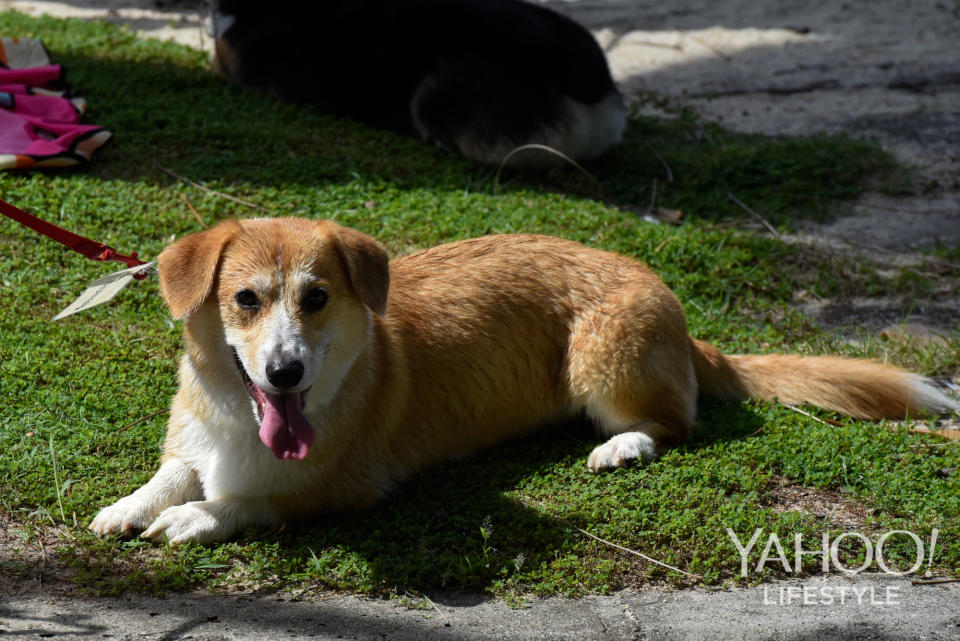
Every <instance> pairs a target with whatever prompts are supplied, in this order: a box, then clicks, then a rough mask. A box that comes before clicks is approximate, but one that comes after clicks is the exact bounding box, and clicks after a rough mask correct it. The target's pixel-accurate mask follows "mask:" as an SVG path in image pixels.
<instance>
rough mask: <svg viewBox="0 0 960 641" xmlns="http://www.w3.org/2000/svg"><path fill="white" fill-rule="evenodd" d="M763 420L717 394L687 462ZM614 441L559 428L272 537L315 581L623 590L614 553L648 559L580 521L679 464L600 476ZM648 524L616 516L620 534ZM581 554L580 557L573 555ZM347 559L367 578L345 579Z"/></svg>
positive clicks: (652, 484)
mask: <svg viewBox="0 0 960 641" xmlns="http://www.w3.org/2000/svg"><path fill="white" fill-rule="evenodd" d="M761 426H762V419H761V418H760V417H759V416H757V415H756V413H754V412H751V411H750V410H749V409H748V408H747V407H746V406H743V405H741V404H718V403H713V402H709V401H708V402H707V403H705V404H704V406H703V416H702V418H701V421H700V423H699V425H698V429H697V432H696V434H695V436H694V438H693V440H692V441H691V443H690V444H689V445H686V446H684V447H683V448H682V449H681V452H683V454H684V456H683V463H682V464H681V465H682V466H684V467H686V466H696V465H697V461H696V458H697V452H698V450H699V449H701V448H705V447H709V446H710V445H713V444H715V443H718V442H723V441H731V440H736V439H741V438H744V437H747V436H748V435H751V434H753V433H754V432H756V431H757V430H758V429H759V428H760V427H761ZM602 440H603V439H602V437H599V436H597V435H596V433H595V432H594V430H593V429H592V426H590V425H589V424H588V423H587V422H585V421H578V422H573V423H569V424H566V425H563V426H558V427H553V428H548V429H547V430H545V431H544V432H542V433H539V434H537V435H534V436H531V437H527V438H523V439H519V440H516V441H512V442H509V443H506V444H503V445H501V446H498V447H495V448H493V449H491V450H487V451H483V452H480V453H477V454H474V455H472V456H471V457H469V458H467V459H463V460H460V461H454V462H450V463H446V464H443V465H439V466H435V467H433V468H430V469H428V470H426V471H424V472H423V473H421V474H419V475H417V476H416V477H415V478H413V479H411V480H410V481H408V482H407V483H405V484H403V485H401V486H400V487H399V488H398V489H397V490H396V491H394V492H393V493H392V494H391V495H390V496H388V497H387V498H386V499H385V500H383V501H382V502H381V503H379V504H378V505H376V506H375V507H373V508H372V509H370V510H368V511H366V512H364V513H362V514H358V515H352V516H340V517H329V518H325V519H321V520H319V521H317V522H314V523H305V524H299V525H296V526H293V527H291V528H289V529H288V530H287V531H286V532H284V533H282V534H281V535H277V536H270V537H267V539H266V540H267V541H268V542H271V541H272V542H276V543H278V544H279V553H280V555H281V556H283V557H284V558H288V559H289V558H298V557H299V558H301V559H303V560H304V562H305V564H306V568H307V574H309V575H310V580H312V581H316V582H318V583H320V584H322V585H325V586H329V587H335V588H344V587H346V588H353V589H355V588H356V587H357V586H358V585H360V586H362V587H363V588H364V589H367V590H370V589H372V590H374V591H389V590H392V589H401V590H402V589H406V588H411V589H416V590H435V589H437V588H441V587H446V588H467V589H470V590H471V591H475V590H484V591H488V590H490V589H493V590H494V591H495V592H496V591H500V590H502V589H504V588H509V587H510V586H513V587H521V586H523V585H525V584H529V583H532V582H533V580H534V579H536V580H537V581H538V582H539V581H544V580H549V578H548V577H550V576H551V575H552V574H554V573H555V572H556V570H557V569H558V568H560V567H567V566H568V567H569V570H570V571H569V572H567V573H563V575H562V578H560V577H561V574H560V573H557V578H555V579H554V581H556V583H555V584H554V585H552V586H550V590H549V591H550V592H553V593H579V592H581V591H584V590H589V591H595V590H599V591H605V590H607V589H613V588H617V587H622V586H621V585H619V583H618V582H619V579H618V576H620V574H621V573H620V572H619V571H618V570H617V568H616V566H615V564H614V563H611V562H610V560H611V559H627V560H628V562H629V563H631V564H632V563H634V562H635V561H637V559H636V558H635V557H632V556H630V555H627V554H625V553H622V552H619V551H617V550H615V549H613V548H609V547H606V546H603V545H600V544H598V543H594V542H593V541H592V540H590V539H588V538H587V537H586V536H585V535H583V534H582V533H580V532H578V531H576V529H575V527H574V526H576V527H579V528H582V529H584V530H587V531H591V532H592V533H598V530H597V526H598V525H604V524H606V523H610V522H615V521H616V520H618V519H622V518H623V517H624V515H626V514H632V513H634V512H633V511H634V508H635V505H634V504H635V503H636V504H637V505H639V504H640V503H645V502H647V501H650V500H654V501H655V499H656V497H657V496H658V495H660V493H661V492H662V491H663V482H664V481H667V482H668V483H669V480H668V477H670V475H671V474H672V473H673V472H674V471H675V470H672V469H670V464H667V463H657V464H654V465H653V466H646V467H644V466H632V467H629V468H625V469H620V470H616V471H614V472H609V473H602V474H591V473H590V472H588V471H587V467H586V457H587V456H588V455H589V453H590V451H591V450H592V449H593V448H594V447H595V446H596V445H599V444H600V443H601V442H602ZM673 490H675V491H677V492H682V488H673ZM639 525H640V524H639V523H614V528H613V530H612V531H614V532H621V531H627V532H630V531H632V530H634V529H635V527H637V526H639ZM652 539H653V540H656V539H657V537H656V535H653V537H652ZM619 542H620V543H621V544H624V545H628V546H630V545H636V544H637V541H632V542H629V541H626V542H625V541H623V540H621V541H619ZM640 545H642V546H645V545H646V544H643V543H641V544H640ZM648 549H649V548H648ZM572 555H575V556H576V558H577V562H576V564H573V563H569V564H568V563H567V558H568V557H569V556H572ZM351 558H352V559H353V562H347V563H345V560H347V559H351ZM585 559H588V561H587V562H584V560H585ZM685 561H686V559H685V560H684V562H685ZM641 563H643V562H641ZM345 567H351V568H354V569H355V570H356V574H355V575H354V576H350V577H346V576H337V574H336V573H337V572H341V571H342V570H343V568H345ZM681 567H683V566H681ZM651 570H656V571H655V572H654V574H659V576H663V574H662V572H659V569H658V568H654V567H651ZM436 598H438V599H440V600H442V599H443V597H442V596H438V597H436Z"/></svg>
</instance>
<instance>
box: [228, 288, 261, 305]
mask: <svg viewBox="0 0 960 641" xmlns="http://www.w3.org/2000/svg"><path fill="white" fill-rule="evenodd" d="M233 298H234V300H236V301H237V305H239V306H240V307H242V308H243V309H260V299H259V298H257V295H256V294H254V293H253V292H251V291H250V290H249V289H244V290H241V291H239V292H237V295H236V296H234V297H233Z"/></svg>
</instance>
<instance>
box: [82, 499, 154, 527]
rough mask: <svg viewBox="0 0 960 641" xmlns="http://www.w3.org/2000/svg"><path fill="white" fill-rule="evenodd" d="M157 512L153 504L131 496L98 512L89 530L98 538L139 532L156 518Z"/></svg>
mask: <svg viewBox="0 0 960 641" xmlns="http://www.w3.org/2000/svg"><path fill="white" fill-rule="evenodd" d="M158 512H159V510H158V509H157V508H156V507H155V503H154V502H152V501H147V500H144V499H143V498H142V497H139V496H137V495H136V494H131V495H130V496H125V497H123V498H122V499H120V500H119V501H117V502H116V503H114V504H113V505H111V506H109V507H105V508H103V509H102V510H100V512H99V513H98V514H97V516H96V517H94V519H93V521H91V522H90V526H89V528H90V529H91V530H93V531H94V532H96V533H97V534H99V535H100V536H107V535H110V534H118V533H119V534H130V533H133V532H139V531H141V530H143V529H144V528H146V527H147V526H148V525H149V524H150V522H151V521H153V519H154V518H156V516H157V513H158Z"/></svg>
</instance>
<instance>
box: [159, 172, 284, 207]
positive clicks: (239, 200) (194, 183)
mask: <svg viewBox="0 0 960 641" xmlns="http://www.w3.org/2000/svg"><path fill="white" fill-rule="evenodd" d="M156 165H157V167H159V168H160V170H161V171H163V172H165V173H168V174H170V175H171V176H173V177H174V178H176V179H177V180H182V181H183V182H185V183H187V184H188V185H190V186H191V187H196V188H197V189H200V190H203V191H205V192H207V193H208V194H213V195H214V196H219V197H220V198H226V199H227V200H230V201H233V202H235V203H238V204H240V205H243V206H245V207H252V208H253V209H258V210H260V211H262V212H264V213H267V214H269V213H270V210H269V209H267V208H266V207H261V206H260V205H258V204H256V203H252V202H250V201H249V200H243V199H242V198H237V197H236V196H231V195H230V194H225V193H223V192H222V191H217V190H215V189H210V188H209V187H207V186H206V185H201V184H200V183H198V182H197V181H195V180H190V179H189V178H187V177H186V176H181V175H180V174H178V173H177V172H175V171H174V170H172V169H170V168H168V167H164V166H163V165H161V164H160V163H156Z"/></svg>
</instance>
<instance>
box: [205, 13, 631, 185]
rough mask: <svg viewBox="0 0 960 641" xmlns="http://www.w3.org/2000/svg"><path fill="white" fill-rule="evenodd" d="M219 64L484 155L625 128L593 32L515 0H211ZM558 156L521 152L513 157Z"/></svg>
mask: <svg viewBox="0 0 960 641" xmlns="http://www.w3.org/2000/svg"><path fill="white" fill-rule="evenodd" d="M213 4H214V12H213V15H212V25H211V26H212V33H213V35H214V38H215V46H216V49H215V57H214V63H213V64H214V69H215V70H216V71H217V72H218V73H220V74H221V75H223V76H224V77H226V78H228V79H230V80H232V81H234V82H237V83H239V84H241V85H244V86H248V87H254V88H260V89H266V90H269V91H273V92H275V93H277V94H279V95H280V96H282V97H284V98H287V99H291V100H296V101H301V102H307V103H312V104H315V105H317V106H319V107H320V108H321V109H323V110H324V111H326V112H329V113H334V114H338V115H342V116H347V117H351V118H356V119H358V120H361V121H363V122H365V123H367V124H369V125H372V126H374V127H379V128H384V129H390V130H393V131H397V132H401V133H405V134H409V135H413V136H417V137H419V138H422V139H425V140H430V141H434V142H436V143H438V144H440V145H442V146H444V147H447V148H450V149H454V150H457V151H459V152H460V153H462V154H463V155H464V156H466V157H467V158H469V159H471V160H473V161H475V162H478V163H483V164H498V163H500V162H501V161H502V160H503V159H504V158H505V157H506V156H507V155H508V154H509V153H510V151H511V150H513V149H515V148H516V147H518V146H520V145H525V144H531V143H538V144H542V145H547V146H549V147H552V148H554V149H556V150H558V151H560V152H562V153H564V154H566V155H568V156H570V157H572V158H574V159H577V160H589V159H591V158H594V157H596V156H598V155H600V154H601V153H603V152H604V151H606V150H607V149H609V148H610V147H611V146H612V145H614V144H616V143H617V142H618V141H619V140H620V136H621V134H622V132H623V128H624V123H625V109H624V106H623V100H622V98H621V96H620V94H619V93H618V92H617V89H616V87H615V86H614V84H613V80H612V78H611V76H610V69H609V68H608V66H607V62H606V59H605V57H604V54H603V52H602V51H601V50H600V47H599V46H598V45H597V43H596V41H595V40H594V39H593V37H592V36H591V35H590V33H589V32H588V31H587V30H586V29H584V28H583V27H581V26H580V25H578V24H577V23H575V22H573V21H571V20H570V19H568V18H566V17H564V16H561V15H560V14H558V13H556V12H554V11H551V10H549V9H546V8H544V7H540V6H536V5H532V4H529V3H527V2H522V1H520V0H315V1H314V2H303V3H294V2H284V1H283V0H279V1H274V2H264V1H263V0H214V3H213ZM559 162H561V161H560V159H558V158H557V157H556V156H554V155H552V154H548V153H544V152H527V151H525V152H522V153H518V154H516V155H515V156H513V157H512V159H511V161H510V163H509V164H510V166H512V167H522V168H541V167H547V166H551V165H554V164H557V163H559Z"/></svg>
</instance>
